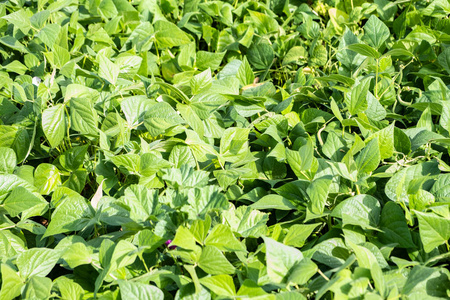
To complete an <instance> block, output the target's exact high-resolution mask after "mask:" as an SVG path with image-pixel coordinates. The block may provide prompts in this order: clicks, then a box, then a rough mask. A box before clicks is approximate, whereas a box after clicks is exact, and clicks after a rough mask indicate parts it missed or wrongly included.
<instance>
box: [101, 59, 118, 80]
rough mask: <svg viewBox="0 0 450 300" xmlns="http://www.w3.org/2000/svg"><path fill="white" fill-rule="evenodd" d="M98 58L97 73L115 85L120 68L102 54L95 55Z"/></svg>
mask: <svg viewBox="0 0 450 300" xmlns="http://www.w3.org/2000/svg"><path fill="white" fill-rule="evenodd" d="M97 59H98V64H99V66H98V75H99V76H100V77H102V78H103V79H105V80H106V81H108V82H109V83H110V84H112V85H115V84H116V82H117V78H118V77H119V72H120V68H119V66H117V65H116V64H115V63H113V62H111V61H110V60H109V59H108V58H107V57H105V56H104V55H103V54H99V55H98V56H97Z"/></svg>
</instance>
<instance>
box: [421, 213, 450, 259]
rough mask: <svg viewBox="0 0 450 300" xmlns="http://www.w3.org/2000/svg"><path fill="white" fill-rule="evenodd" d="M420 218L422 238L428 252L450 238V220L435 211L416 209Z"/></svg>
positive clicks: (424, 247)
mask: <svg viewBox="0 0 450 300" xmlns="http://www.w3.org/2000/svg"><path fill="white" fill-rule="evenodd" d="M415 214H416V216H417V219H418V220H419V232H420V240H421V241H422V245H423V249H424V250H425V252H426V253H429V252H431V251H432V250H433V249H434V248H436V247H437V246H440V245H442V244H443V243H445V242H447V241H448V239H450V220H449V219H447V218H443V217H439V216H437V215H435V214H434V213H423V212H419V211H415Z"/></svg>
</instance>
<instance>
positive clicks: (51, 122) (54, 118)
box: [42, 104, 67, 148]
mask: <svg viewBox="0 0 450 300" xmlns="http://www.w3.org/2000/svg"><path fill="white" fill-rule="evenodd" d="M42 129H43V130H44V134H45V137H46V138H47V139H48V141H49V142H50V146H51V147H52V148H56V147H58V146H59V144H60V143H61V142H62V140H63V139H64V135H65V132H66V130H67V125H66V116H65V114H64V105H63V104H56V105H55V106H52V107H50V108H47V109H45V110H44V111H43V112H42Z"/></svg>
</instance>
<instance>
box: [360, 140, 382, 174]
mask: <svg viewBox="0 0 450 300" xmlns="http://www.w3.org/2000/svg"><path fill="white" fill-rule="evenodd" d="M355 163H356V166H357V168H358V173H360V172H362V173H370V172H372V171H374V170H375V169H376V168H378V165H379V164H380V148H379V147H378V139H376V138H375V139H372V140H371V141H370V142H368V143H367V145H366V146H365V147H364V149H363V150H362V151H361V152H360V153H359V155H358V157H357V158H356V160H355Z"/></svg>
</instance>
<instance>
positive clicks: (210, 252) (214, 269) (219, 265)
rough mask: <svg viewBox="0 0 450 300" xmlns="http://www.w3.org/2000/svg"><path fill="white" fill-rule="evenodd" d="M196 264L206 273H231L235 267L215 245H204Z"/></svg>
mask: <svg viewBox="0 0 450 300" xmlns="http://www.w3.org/2000/svg"><path fill="white" fill-rule="evenodd" d="M198 266H199V267H200V268H201V269H202V270H203V271H205V272H206V273H208V274H211V275H219V274H233V273H234V271H235V269H234V267H233V265H232V264H231V263H230V262H229V261H228V260H227V259H226V257H225V256H224V255H223V253H222V252H220V250H219V249H218V248H217V247H214V246H206V247H204V248H203V250H202V254H201V255H200V259H199V260H198Z"/></svg>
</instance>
